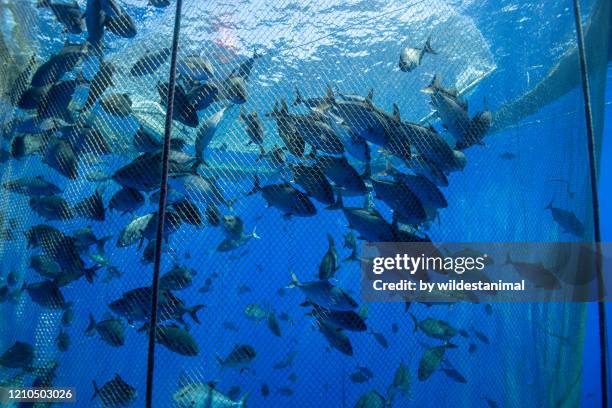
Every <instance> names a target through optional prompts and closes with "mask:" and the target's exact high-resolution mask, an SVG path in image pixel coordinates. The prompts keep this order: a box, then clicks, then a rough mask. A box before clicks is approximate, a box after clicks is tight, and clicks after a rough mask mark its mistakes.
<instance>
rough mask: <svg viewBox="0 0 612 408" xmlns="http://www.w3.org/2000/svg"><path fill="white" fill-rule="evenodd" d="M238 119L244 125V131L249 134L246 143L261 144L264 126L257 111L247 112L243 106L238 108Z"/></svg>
mask: <svg viewBox="0 0 612 408" xmlns="http://www.w3.org/2000/svg"><path fill="white" fill-rule="evenodd" d="M240 119H242V121H243V122H244V125H245V126H246V132H247V135H248V136H249V142H248V144H251V143H254V144H256V145H261V144H263V141H264V126H263V122H262V121H261V119H260V118H259V115H258V113H257V111H255V110H254V111H253V112H250V113H249V112H247V111H246V109H245V108H244V106H242V107H241V108H240Z"/></svg>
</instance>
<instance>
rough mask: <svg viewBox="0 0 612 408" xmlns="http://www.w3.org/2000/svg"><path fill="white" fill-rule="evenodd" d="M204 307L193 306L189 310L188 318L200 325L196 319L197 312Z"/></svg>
mask: <svg viewBox="0 0 612 408" xmlns="http://www.w3.org/2000/svg"><path fill="white" fill-rule="evenodd" d="M204 307H206V305H195V306H194V307H192V308H191V309H189V316H191V318H192V319H193V321H194V322H196V323H197V324H200V319H199V318H198V310H200V309H202V308H204Z"/></svg>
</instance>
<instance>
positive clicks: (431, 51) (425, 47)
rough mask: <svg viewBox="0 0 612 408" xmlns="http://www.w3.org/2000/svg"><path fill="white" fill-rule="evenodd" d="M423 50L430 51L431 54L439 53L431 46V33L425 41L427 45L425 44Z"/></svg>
mask: <svg viewBox="0 0 612 408" xmlns="http://www.w3.org/2000/svg"><path fill="white" fill-rule="evenodd" d="M423 51H425V52H428V53H430V54H434V55H436V54H437V52H436V51H435V50H434V49H433V48H432V47H431V35H430V36H429V37H427V41H426V42H425V45H424V46H423Z"/></svg>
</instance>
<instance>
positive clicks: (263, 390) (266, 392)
mask: <svg viewBox="0 0 612 408" xmlns="http://www.w3.org/2000/svg"><path fill="white" fill-rule="evenodd" d="M261 395H262V396H263V397H264V398H266V397H268V396H269V395H270V386H269V385H268V384H267V383H263V384H261Z"/></svg>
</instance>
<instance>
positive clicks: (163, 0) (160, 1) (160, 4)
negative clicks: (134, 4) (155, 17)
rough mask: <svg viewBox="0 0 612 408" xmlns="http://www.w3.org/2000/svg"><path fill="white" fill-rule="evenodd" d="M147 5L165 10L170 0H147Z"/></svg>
mask: <svg viewBox="0 0 612 408" xmlns="http://www.w3.org/2000/svg"><path fill="white" fill-rule="evenodd" d="M149 4H150V5H151V6H153V7H157V8H165V7H168V6H169V5H170V0H149Z"/></svg>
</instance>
